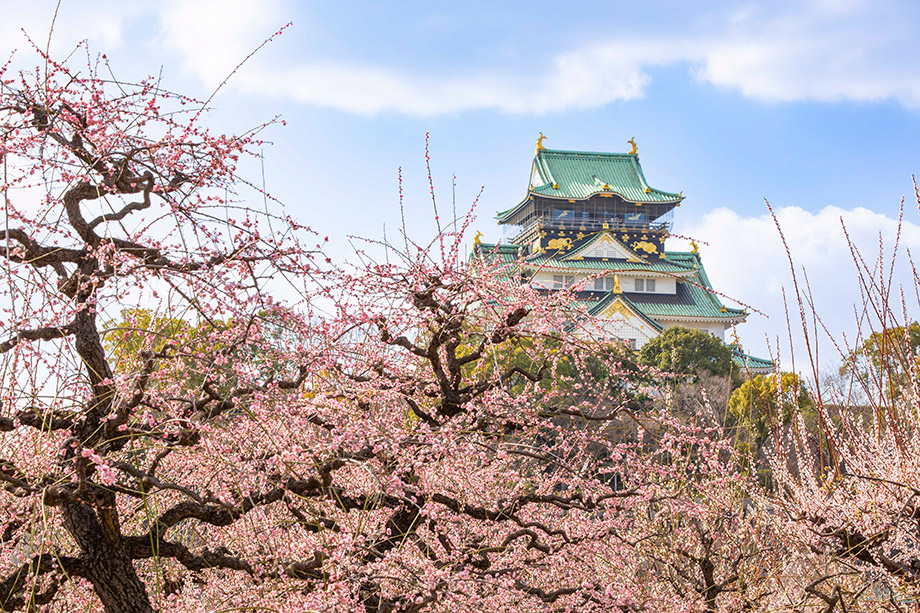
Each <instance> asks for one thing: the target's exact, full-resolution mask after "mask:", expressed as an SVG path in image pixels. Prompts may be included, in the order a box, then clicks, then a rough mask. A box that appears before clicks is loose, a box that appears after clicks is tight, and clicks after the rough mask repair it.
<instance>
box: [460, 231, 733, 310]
mask: <svg viewBox="0 0 920 613" xmlns="http://www.w3.org/2000/svg"><path fill="white" fill-rule="evenodd" d="M474 253H475V254H481V255H482V257H485V258H489V259H492V261H498V262H501V263H505V264H513V263H516V262H520V263H521V265H522V266H523V268H524V269H525V270H530V271H533V270H534V269H539V270H543V271H553V270H566V271H576V270H580V271H585V272H590V273H594V272H597V273H602V272H609V273H611V274H612V273H616V272H621V273H643V272H648V273H658V274H663V275H668V276H673V277H676V278H677V279H678V283H677V286H676V293H674V294H655V293H645V292H624V293H622V294H613V293H612V292H608V293H607V294H605V295H604V297H603V298H600V299H599V300H588V301H586V302H585V306H586V307H587V308H588V309H589V312H593V310H594V309H595V308H596V307H598V308H600V309H601V310H603V308H604V307H603V306H600V307H599V306H598V305H600V304H601V303H602V302H604V301H605V300H614V299H615V298H617V297H619V298H622V299H624V300H626V301H628V304H629V305H630V306H631V307H632V308H633V309H635V310H636V311H637V312H638V313H641V315H642V316H643V317H645V318H648V319H650V320H652V321H657V320H671V321H681V320H692V319H697V320H699V319H703V320H710V321H711V320H720V321H723V322H739V321H743V320H744V319H745V318H746V317H747V311H746V310H744V309H735V308H731V307H728V306H725V305H724V304H723V303H722V300H721V299H720V298H719V296H718V294H716V293H715V292H714V291H713V289H712V285H711V284H710V282H709V277H708V275H707V274H706V269H705V268H704V267H703V262H702V260H701V259H700V256H699V254H698V253H693V252H680V251H678V252H665V254H664V255H665V257H664V258H661V259H657V258H656V259H648V260H646V259H642V260H640V261H630V260H624V259H615V260H599V259H597V258H586V259H582V260H571V259H568V258H567V257H566V256H565V255H564V254H539V255H532V256H529V257H525V258H523V259H520V251H519V248H518V247H517V246H516V245H509V244H498V245H491V244H486V243H479V244H477V245H475V246H474ZM493 258H494V259H493ZM589 293H591V294H593V293H594V292H589ZM656 325H658V324H656Z"/></svg>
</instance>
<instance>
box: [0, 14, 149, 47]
mask: <svg viewBox="0 0 920 613" xmlns="http://www.w3.org/2000/svg"><path fill="white" fill-rule="evenodd" d="M55 5H56V2H38V1H36V2H21V1H14V0H0V15H3V19H0V41H2V45H3V47H2V48H0V49H3V50H4V51H3V52H4V53H7V52H9V51H12V50H13V49H26V48H28V47H29V42H28V39H27V38H26V36H28V37H29V38H31V40H32V42H33V43H35V45H37V46H38V47H39V48H41V49H44V48H45V46H46V45H47V44H48V33H49V30H50V29H51V24H52V21H53V20H54V31H53V33H52V36H51V51H52V52H53V53H56V54H61V53H68V52H70V51H71V50H73V48H74V46H75V45H76V44H77V43H79V42H80V41H83V40H92V41H93V42H94V43H95V44H99V45H101V46H103V47H105V48H107V49H112V48H115V47H117V46H118V45H119V44H121V42H122V35H123V32H124V26H125V23H126V22H128V21H130V20H132V19H134V18H136V17H137V15H138V14H140V12H141V11H140V9H139V8H137V7H131V6H130V5H128V6H125V3H121V2H115V1H114V0H112V1H110V0H84V1H81V2H80V3H74V2H62V3H61V6H60V9H59V10H58V15H57V19H56V20H55V19H54V14H55ZM4 59H5V58H4Z"/></svg>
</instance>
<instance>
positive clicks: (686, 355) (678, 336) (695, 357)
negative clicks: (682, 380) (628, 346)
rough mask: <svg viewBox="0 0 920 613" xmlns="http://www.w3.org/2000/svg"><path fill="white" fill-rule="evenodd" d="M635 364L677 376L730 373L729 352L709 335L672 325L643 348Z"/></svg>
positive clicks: (721, 343) (727, 347) (730, 360)
mask: <svg viewBox="0 0 920 613" xmlns="http://www.w3.org/2000/svg"><path fill="white" fill-rule="evenodd" d="M639 362H640V363H641V364H643V365H645V366H651V367H653V368H657V369H659V370H663V371H666V372H672V373H675V374H680V375H695V374H697V373H700V372H708V373H710V374H713V375H717V376H725V375H729V374H731V370H732V350H731V348H730V347H729V346H728V345H726V344H725V343H723V342H722V341H721V340H719V339H718V338H716V337H715V336H712V335H711V334H707V333H706V332H701V331H699V330H691V329H689V328H681V327H680V326H674V327H673V328H668V329H666V330H665V331H664V332H662V333H661V334H659V335H658V336H656V337H655V338H653V339H652V340H650V341H649V342H647V343H646V344H645V345H643V347H642V350H641V352H640V353H639Z"/></svg>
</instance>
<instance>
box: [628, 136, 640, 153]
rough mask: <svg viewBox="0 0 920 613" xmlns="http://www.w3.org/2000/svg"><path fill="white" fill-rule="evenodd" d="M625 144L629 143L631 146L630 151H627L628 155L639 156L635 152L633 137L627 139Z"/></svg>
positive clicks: (634, 138)
mask: <svg viewBox="0 0 920 613" xmlns="http://www.w3.org/2000/svg"><path fill="white" fill-rule="evenodd" d="M626 142H627V143H629V144H630V145H632V149H630V150H629V155H639V154H638V153H637V152H636V137H635V136H633V137H632V138H631V139H629V140H628V141H626Z"/></svg>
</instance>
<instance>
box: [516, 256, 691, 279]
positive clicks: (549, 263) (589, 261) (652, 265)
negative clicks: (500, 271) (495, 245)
mask: <svg viewBox="0 0 920 613" xmlns="http://www.w3.org/2000/svg"><path fill="white" fill-rule="evenodd" d="M524 265H525V266H527V267H528V268H534V267H540V268H565V269H582V270H609V271H610V272H621V271H622V272H634V271H635V272H644V271H649V272H660V273H665V274H673V275H679V274H682V273H683V274H686V273H691V272H694V270H695V269H693V268H690V267H688V266H684V265H681V264H677V263H675V262H669V261H667V260H666V259H665V260H660V259H658V260H651V259H650V260H649V261H647V262H631V261H629V260H607V261H604V260H600V259H597V258H585V259H582V260H567V259H563V257H560V256H557V255H545V254H544V255H538V256H535V257H530V258H527V259H526V260H525V261H524Z"/></svg>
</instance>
